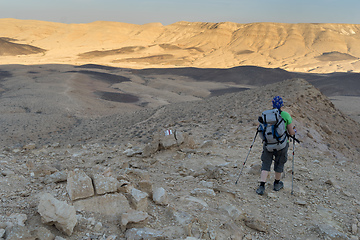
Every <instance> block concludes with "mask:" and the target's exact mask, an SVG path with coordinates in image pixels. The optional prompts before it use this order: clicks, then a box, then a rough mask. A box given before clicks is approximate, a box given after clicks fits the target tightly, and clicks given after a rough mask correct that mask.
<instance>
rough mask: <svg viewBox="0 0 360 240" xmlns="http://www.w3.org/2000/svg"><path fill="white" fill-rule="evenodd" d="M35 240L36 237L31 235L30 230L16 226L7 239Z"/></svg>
mask: <svg viewBox="0 0 360 240" xmlns="http://www.w3.org/2000/svg"><path fill="white" fill-rule="evenodd" d="M19 239H21V240H35V237H34V236H33V235H31V233H30V231H29V229H28V228H27V227H25V226H20V225H17V226H14V227H13V228H12V229H11V231H10V233H9V234H8V236H7V237H6V240H19Z"/></svg>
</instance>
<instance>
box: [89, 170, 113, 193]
mask: <svg viewBox="0 0 360 240" xmlns="http://www.w3.org/2000/svg"><path fill="white" fill-rule="evenodd" d="M93 180H94V187H95V191H96V194H99V195H102V194H105V193H112V192H116V191H117V190H118V188H119V185H120V183H119V181H118V180H117V179H116V178H114V177H111V176H110V177H105V176H104V175H102V174H96V175H94V177H93Z"/></svg>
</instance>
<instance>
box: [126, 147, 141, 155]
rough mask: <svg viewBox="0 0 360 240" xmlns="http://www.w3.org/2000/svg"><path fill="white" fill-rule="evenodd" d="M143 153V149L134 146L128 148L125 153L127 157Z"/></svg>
mask: <svg viewBox="0 0 360 240" xmlns="http://www.w3.org/2000/svg"><path fill="white" fill-rule="evenodd" d="M142 153H143V150H142V149H141V148H138V147H134V148H128V149H126V150H125V151H124V152H123V154H125V155H126V156H127V157H133V156H135V155H141V154H142Z"/></svg>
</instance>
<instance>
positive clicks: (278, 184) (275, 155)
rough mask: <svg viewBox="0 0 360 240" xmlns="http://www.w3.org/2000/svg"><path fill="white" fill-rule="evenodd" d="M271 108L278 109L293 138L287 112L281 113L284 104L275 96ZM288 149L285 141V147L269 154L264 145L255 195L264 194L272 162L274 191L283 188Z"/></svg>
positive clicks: (292, 127) (290, 121)
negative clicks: (282, 177) (258, 182)
mask: <svg viewBox="0 0 360 240" xmlns="http://www.w3.org/2000/svg"><path fill="white" fill-rule="evenodd" d="M272 105H273V108H274V109H275V108H276V109H278V110H279V111H280V115H281V117H282V118H283V119H284V122H285V127H286V131H287V134H288V135H290V136H294V135H295V133H296V130H295V127H294V124H293V120H292V118H291V116H290V114H289V113H288V112H285V111H283V107H284V102H283V100H282V98H281V97H279V96H276V97H274V99H273V100H272ZM288 148H289V140H287V143H286V146H285V147H284V148H283V149H281V150H278V151H273V152H269V151H268V150H267V148H266V147H265V143H264V146H263V152H262V154H261V161H262V166H261V174H260V186H259V187H258V189H256V193H257V194H259V195H263V194H264V193H265V183H266V179H267V177H268V174H269V172H270V168H271V165H272V162H273V161H274V170H275V181H274V188H273V189H274V190H275V191H279V190H280V189H282V188H283V187H284V183H283V182H282V181H280V179H281V174H282V172H283V171H284V165H285V163H286V162H287V155H288Z"/></svg>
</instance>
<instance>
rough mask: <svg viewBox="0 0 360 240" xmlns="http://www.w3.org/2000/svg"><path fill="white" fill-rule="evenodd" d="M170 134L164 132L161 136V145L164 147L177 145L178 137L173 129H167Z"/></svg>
mask: <svg viewBox="0 0 360 240" xmlns="http://www.w3.org/2000/svg"><path fill="white" fill-rule="evenodd" d="M165 132H167V133H168V134H165V133H163V134H162V135H161V136H160V146H161V147H162V148H164V149H169V148H171V147H174V146H177V145H178V143H177V141H176V137H175V134H174V131H173V130H166V131H165Z"/></svg>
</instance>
